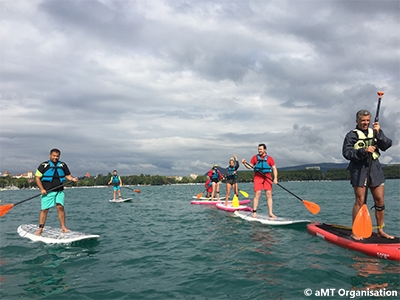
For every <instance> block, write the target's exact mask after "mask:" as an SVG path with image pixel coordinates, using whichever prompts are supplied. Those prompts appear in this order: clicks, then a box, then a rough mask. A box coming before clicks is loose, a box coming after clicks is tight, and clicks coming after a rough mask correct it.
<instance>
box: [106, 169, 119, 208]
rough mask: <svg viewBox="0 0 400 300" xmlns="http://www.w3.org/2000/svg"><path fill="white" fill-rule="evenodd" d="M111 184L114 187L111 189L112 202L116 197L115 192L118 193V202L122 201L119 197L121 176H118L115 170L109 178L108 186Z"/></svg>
mask: <svg viewBox="0 0 400 300" xmlns="http://www.w3.org/2000/svg"><path fill="white" fill-rule="evenodd" d="M111 183H112V184H113V186H114V188H113V189H114V201H115V199H116V197H117V191H118V197H119V200H122V196H121V187H122V179H121V176H119V175H118V174H117V170H114V171H113V175H112V176H111V179H110V181H109V182H108V184H111Z"/></svg>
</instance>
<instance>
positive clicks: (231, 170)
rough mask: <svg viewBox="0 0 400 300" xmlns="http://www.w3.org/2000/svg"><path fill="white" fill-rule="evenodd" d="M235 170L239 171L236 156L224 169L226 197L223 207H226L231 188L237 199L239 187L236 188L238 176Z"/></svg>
mask: <svg viewBox="0 0 400 300" xmlns="http://www.w3.org/2000/svg"><path fill="white" fill-rule="evenodd" d="M237 169H239V162H238V160H237V157H236V154H234V155H233V157H231V158H230V159H229V166H228V167H227V168H226V172H225V178H226V195H225V206H227V205H228V199H229V195H230V193H231V187H232V189H233V193H234V194H235V195H236V196H237V197H239V187H238V176H237Z"/></svg>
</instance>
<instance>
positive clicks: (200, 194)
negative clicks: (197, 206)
mask: <svg viewBox="0 0 400 300" xmlns="http://www.w3.org/2000/svg"><path fill="white" fill-rule="evenodd" d="M205 191H207V189H205V190H204V191H202V192H201V193H198V194H197V195H196V198H197V199H200V198H201V196H203V194H204V192H205Z"/></svg>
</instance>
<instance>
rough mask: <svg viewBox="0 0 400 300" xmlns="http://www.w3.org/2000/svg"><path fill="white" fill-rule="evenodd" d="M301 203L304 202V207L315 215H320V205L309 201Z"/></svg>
mask: <svg viewBox="0 0 400 300" xmlns="http://www.w3.org/2000/svg"><path fill="white" fill-rule="evenodd" d="M301 201H302V202H303V204H304V206H305V207H306V208H307V209H308V210H309V211H310V212H311V213H312V214H314V215H316V214H317V213H319V211H320V210H321V208H320V207H319V205H318V204H316V203H314V202H311V201H307V200H301Z"/></svg>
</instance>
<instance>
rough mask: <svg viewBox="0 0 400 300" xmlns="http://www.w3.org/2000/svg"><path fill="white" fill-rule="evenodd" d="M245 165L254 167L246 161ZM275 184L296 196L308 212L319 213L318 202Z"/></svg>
mask: <svg viewBox="0 0 400 300" xmlns="http://www.w3.org/2000/svg"><path fill="white" fill-rule="evenodd" d="M246 165H247V166H249V167H250V168H252V169H254V167H253V166H251V165H250V164H248V163H247V162H246ZM257 173H258V174H261V175H262V176H263V177H264V178H265V179H269V180H270V181H271V182H272V179H271V178H269V177H267V176H265V174H264V173H261V172H258V171H257ZM277 185H278V186H279V187H281V188H282V189H284V190H285V191H286V192H288V193H289V194H291V195H293V196H294V197H296V198H297V199H299V200H300V201H301V202H303V204H304V206H305V207H306V208H307V209H308V211H309V212H311V213H312V214H314V215H316V214H318V213H319V211H320V209H321V208H320V207H319V205H318V204H316V203H314V202H311V201H309V200H304V199H301V198H300V197H299V196H297V195H296V194H294V193H292V192H291V191H289V190H288V189H287V188H285V187H284V186H282V185H280V184H279V183H277Z"/></svg>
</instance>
